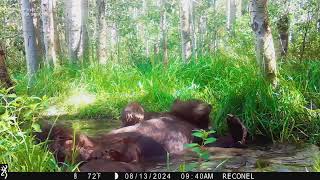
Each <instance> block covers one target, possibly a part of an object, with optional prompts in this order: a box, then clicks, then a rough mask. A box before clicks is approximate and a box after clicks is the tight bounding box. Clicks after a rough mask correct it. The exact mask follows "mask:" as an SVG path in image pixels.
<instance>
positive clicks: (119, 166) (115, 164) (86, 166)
mask: <svg viewBox="0 0 320 180" xmlns="http://www.w3.org/2000/svg"><path fill="white" fill-rule="evenodd" d="M79 170H80V171H81V172H141V171H142V169H141V167H140V166H139V165H136V164H129V163H126V162H119V161H110V160H105V159H95V160H91V161H89V162H86V163H83V164H82V165H81V166H80V168H79Z"/></svg>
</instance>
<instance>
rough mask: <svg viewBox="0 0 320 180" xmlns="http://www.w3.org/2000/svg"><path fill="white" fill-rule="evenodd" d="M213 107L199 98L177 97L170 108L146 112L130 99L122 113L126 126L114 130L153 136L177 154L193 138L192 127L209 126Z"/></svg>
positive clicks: (205, 127)
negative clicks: (159, 111)
mask: <svg viewBox="0 0 320 180" xmlns="http://www.w3.org/2000/svg"><path fill="white" fill-rule="evenodd" d="M211 108H212V107H211V105H210V104H207V103H205V102H202V101H200V100H188V101H181V100H175V101H174V103H173V105H172V107H171V110H170V112H164V113H146V112H145V111H144V110H143V107H142V106H141V105H139V104H138V103H136V102H135V103H130V104H129V105H128V106H127V107H126V108H125V109H124V111H123V112H122V116H121V120H122V124H123V125H124V126H126V127H122V128H120V129H117V130H113V131H111V134H118V133H123V132H134V133H138V134H141V135H143V136H145V137H149V138H152V139H153V140H155V141H156V142H157V143H159V144H161V145H162V146H163V147H164V148H165V150H166V151H167V152H168V153H171V154H178V153H180V152H182V151H183V149H184V144H188V143H191V142H193V140H194V137H193V136H192V131H193V130H196V129H208V126H209V115H210V112H211ZM133 119H134V120H133ZM132 122H139V123H136V124H134V123H132Z"/></svg>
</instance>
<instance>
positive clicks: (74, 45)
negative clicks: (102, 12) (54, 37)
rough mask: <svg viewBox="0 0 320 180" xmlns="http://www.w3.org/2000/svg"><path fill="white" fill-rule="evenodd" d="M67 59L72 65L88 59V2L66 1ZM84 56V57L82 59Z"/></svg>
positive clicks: (81, 0) (82, 0)
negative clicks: (68, 58)
mask: <svg viewBox="0 0 320 180" xmlns="http://www.w3.org/2000/svg"><path fill="white" fill-rule="evenodd" d="M65 3H66V11H67V14H66V15H67V16H66V17H67V18H68V20H67V24H68V33H67V34H68V49H69V57H70V59H71V61H72V62H73V63H79V60H80V58H81V59H86V58H87V57H88V50H89V48H88V31H87V22H88V0H66V1H65ZM84 55H85V57H84Z"/></svg>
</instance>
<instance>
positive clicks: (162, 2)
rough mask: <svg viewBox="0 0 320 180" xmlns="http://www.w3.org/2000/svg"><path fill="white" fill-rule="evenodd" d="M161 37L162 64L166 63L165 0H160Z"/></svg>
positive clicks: (165, 64)
mask: <svg viewBox="0 0 320 180" xmlns="http://www.w3.org/2000/svg"><path fill="white" fill-rule="evenodd" d="M160 8H161V21H160V30H161V36H162V37H161V39H162V50H163V64H164V66H167V65H168V61H169V60H168V42H167V13H166V0H161V5H160Z"/></svg>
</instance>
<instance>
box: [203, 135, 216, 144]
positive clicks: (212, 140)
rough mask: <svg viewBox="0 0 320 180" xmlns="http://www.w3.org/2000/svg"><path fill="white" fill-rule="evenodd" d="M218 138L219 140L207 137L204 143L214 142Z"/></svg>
mask: <svg viewBox="0 0 320 180" xmlns="http://www.w3.org/2000/svg"><path fill="white" fill-rule="evenodd" d="M216 140H217V139H216V138H213V137H211V138H208V139H206V140H205V141H204V145H206V144H210V143H213V142H215V141H216Z"/></svg>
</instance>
